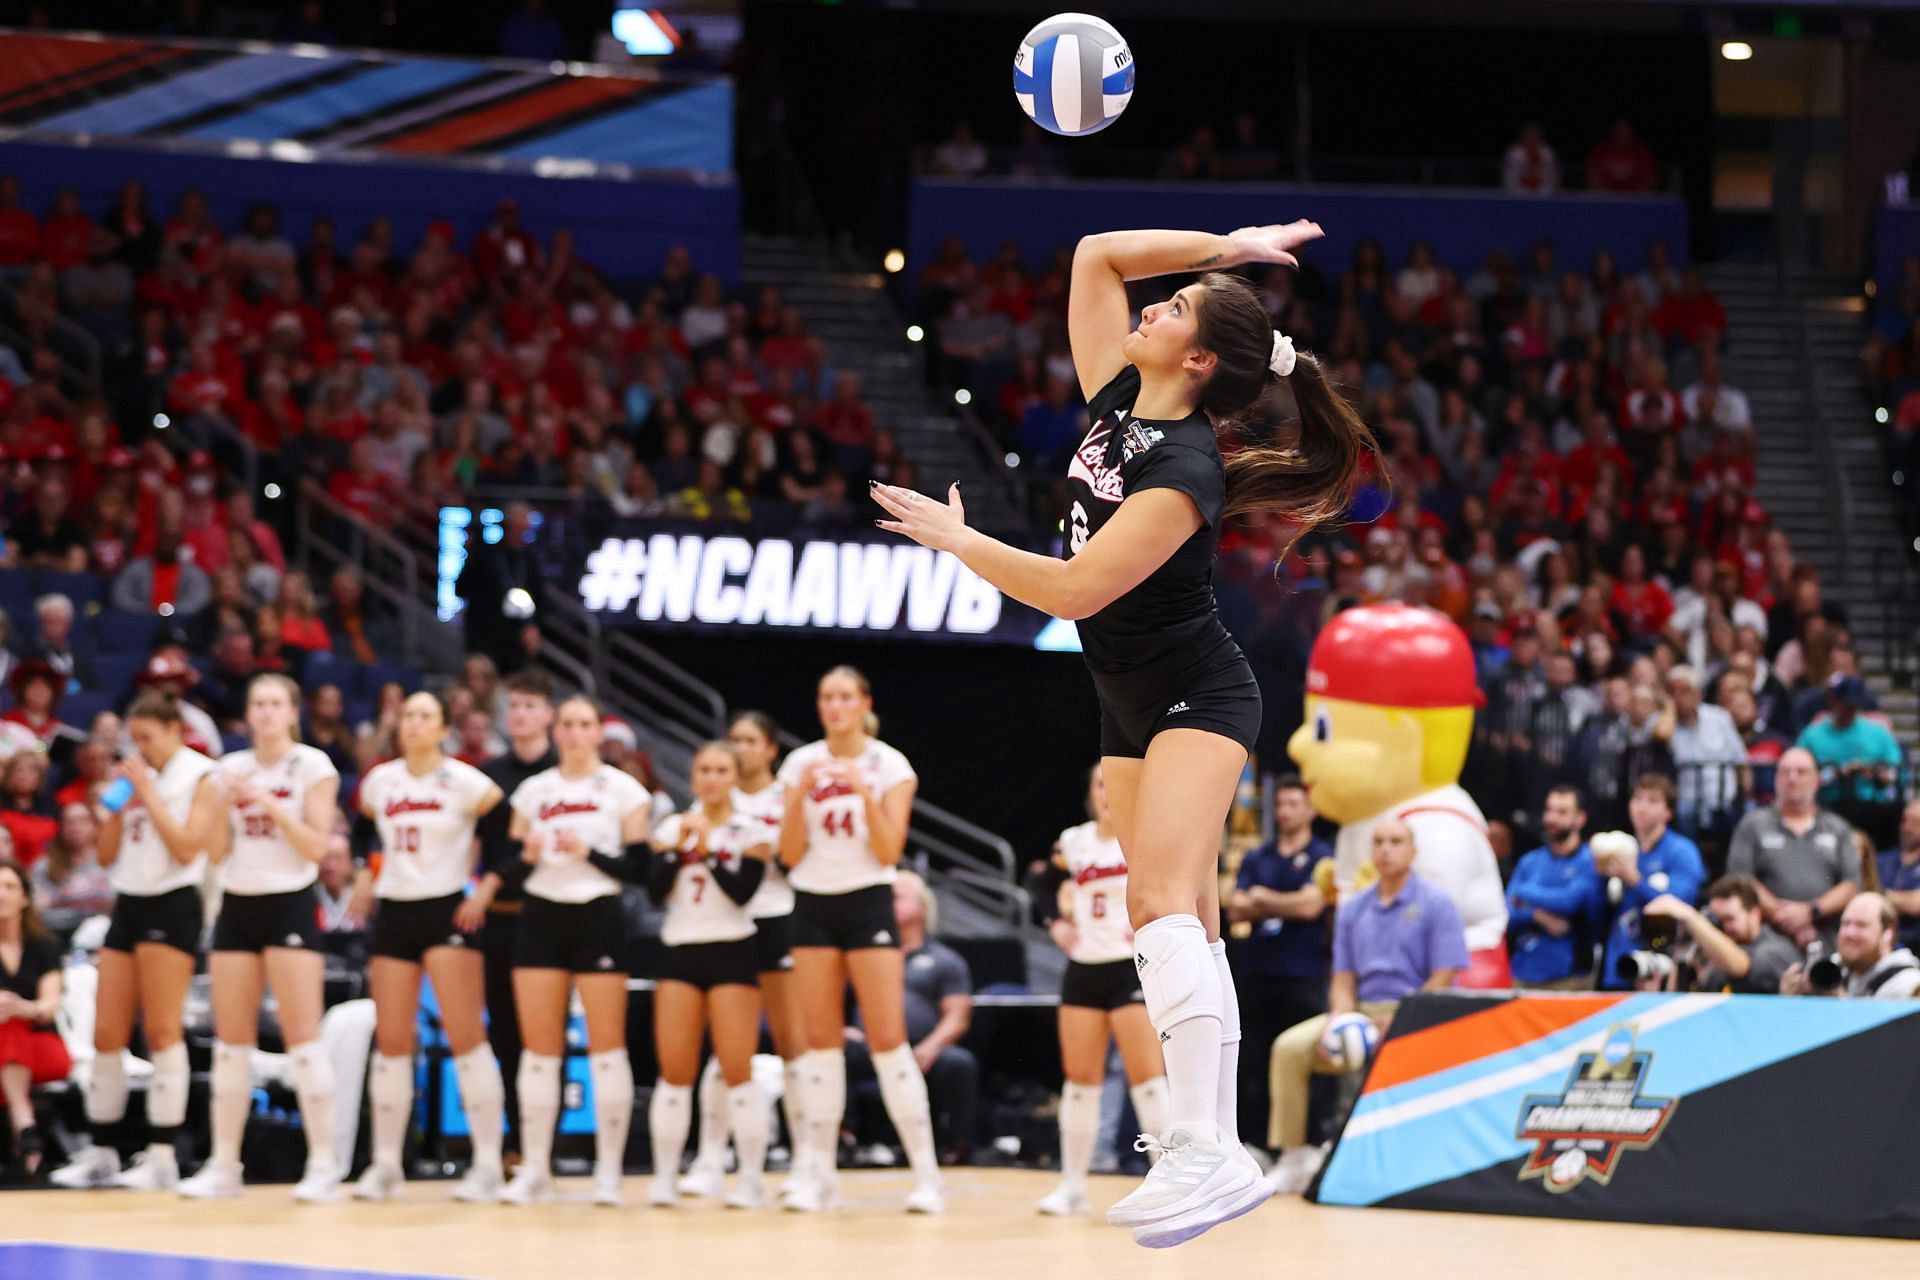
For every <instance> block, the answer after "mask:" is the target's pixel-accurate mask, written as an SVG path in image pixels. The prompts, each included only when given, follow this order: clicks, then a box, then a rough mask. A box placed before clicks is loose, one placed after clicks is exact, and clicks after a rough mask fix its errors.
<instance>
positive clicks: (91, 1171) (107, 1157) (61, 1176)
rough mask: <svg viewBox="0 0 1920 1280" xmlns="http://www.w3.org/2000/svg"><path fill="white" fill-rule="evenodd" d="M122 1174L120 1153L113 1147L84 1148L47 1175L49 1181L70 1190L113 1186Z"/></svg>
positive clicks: (87, 1189)
mask: <svg viewBox="0 0 1920 1280" xmlns="http://www.w3.org/2000/svg"><path fill="white" fill-rule="evenodd" d="M119 1176H120V1153H119V1152H118V1151H115V1150H114V1149H113V1148H112V1147H102V1146H92V1147H85V1148H83V1149H82V1150H81V1151H80V1153H79V1154H78V1155H76V1156H74V1158H73V1159H71V1160H69V1161H68V1162H67V1163H66V1164H63V1165H61V1166H60V1167H59V1168H58V1169H55V1170H54V1171H53V1172H52V1173H50V1174H48V1175H47V1181H48V1182H51V1183H52V1184H53V1185H54V1186H56V1187H65V1188H66V1189H67V1190H68V1191H91V1190H93V1189H95V1188H97V1187H111V1186H113V1185H115V1180H116V1179H117V1178H119Z"/></svg>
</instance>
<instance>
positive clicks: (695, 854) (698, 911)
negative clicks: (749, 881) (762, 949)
mask: <svg viewBox="0 0 1920 1280" xmlns="http://www.w3.org/2000/svg"><path fill="white" fill-rule="evenodd" d="M776 838H777V837H774V836H769V835H768V834H767V824H766V822H765V821H764V820H763V819H760V818H755V817H750V816H749V815H747V814H744V813H739V812H736V813H734V814H733V816H732V817H730V818H728V819H727V820H726V821H725V822H723V823H721V824H720V825H719V826H717V827H715V828H714V829H713V830H711V831H709V832H708V833H707V839H706V847H705V848H704V849H703V848H701V843H700V841H699V839H698V838H697V837H696V836H695V835H694V833H693V832H692V831H691V830H690V829H688V828H687V826H686V816H685V815H684V814H678V813H676V814H674V815H673V816H672V817H670V818H668V819H667V820H666V821H665V822H663V823H661V824H660V828H659V830H657V831H655V832H654V833H653V847H654V848H655V849H658V850H659V851H660V852H661V853H675V854H678V856H679V858H680V875H679V877H678V878H677V879H675V880H674V882H673V892H672V893H670V894H668V895H667V919H666V923H664V924H662V925H661V926H660V941H662V942H664V943H666V944H667V945H668V946H670V947H684V946H687V945H688V944H690V943H700V942H738V941H739V940H740V939H742V938H751V937H752V936H753V934H754V928H753V917H752V916H751V915H749V914H748V912H747V907H746V906H743V905H742V904H740V903H737V902H735V901H734V900H733V899H732V898H729V897H728V896H727V895H726V892H725V891H724V890H722V889H721V888H720V886H719V885H718V884H715V883H714V879H713V873H712V872H710V871H709V870H707V867H706V860H707V857H708V855H709V854H711V855H712V856H713V857H714V858H716V859H717V860H718V861H719V863H720V865H722V866H724V867H725V868H726V869H727V870H729V871H737V870H739V868H740V862H741V855H742V854H744V853H746V852H747V850H749V849H757V848H759V847H761V846H762V845H766V844H770V843H772V841H773V840H774V839H776Z"/></svg>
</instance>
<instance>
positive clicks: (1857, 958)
mask: <svg viewBox="0 0 1920 1280" xmlns="http://www.w3.org/2000/svg"><path fill="white" fill-rule="evenodd" d="M1899 927H1900V913H1899V912H1897V911H1895V910H1894V909H1893V904H1892V903H1891V902H1889V901H1887V900H1886V899H1885V898H1883V897H1881V896H1880V895H1879V894H1877V893H1863V894H1861V895H1860V896H1859V897H1857V898H1855V899H1854V900H1853V901H1852V902H1849V903H1848V904H1847V909H1846V910H1845V911H1842V912H1841V913H1840V934H1839V937H1838V939H1837V941H1836V943H1835V945H1834V949H1833V951H1832V952H1830V953H1821V954H1818V955H1815V956H1812V957H1810V958H1809V959H1808V960H1807V962H1806V963H1805V964H1801V963H1799V962H1795V963H1794V965H1793V966H1792V967H1791V968H1789V969H1788V970H1787V971H1786V973H1785V974H1784V975H1782V976H1781V978H1780V994H1781V995H1783V996H1839V997H1840V998H1841V999H1843V1000H1863V999H1864V1000H1910V999H1912V998H1913V997H1914V996H1915V995H1916V994H1920V957H1916V956H1915V955H1914V954H1913V952H1912V951H1909V950H1908V949H1907V948H1905V947H1902V946H1900V945H1899V937H1898V934H1897V932H1896V931H1897V930H1898V929H1899Z"/></svg>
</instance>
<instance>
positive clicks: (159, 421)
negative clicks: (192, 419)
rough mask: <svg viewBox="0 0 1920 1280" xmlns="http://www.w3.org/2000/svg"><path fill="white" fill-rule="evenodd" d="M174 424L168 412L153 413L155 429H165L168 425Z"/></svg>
mask: <svg viewBox="0 0 1920 1280" xmlns="http://www.w3.org/2000/svg"><path fill="white" fill-rule="evenodd" d="M172 425H173V419H172V418H169V417H168V416H167V415H166V414H164V413H156V414H154V415H153V429H154V430H155V431H165V430H166V429H167V428H168V427H170V426H172Z"/></svg>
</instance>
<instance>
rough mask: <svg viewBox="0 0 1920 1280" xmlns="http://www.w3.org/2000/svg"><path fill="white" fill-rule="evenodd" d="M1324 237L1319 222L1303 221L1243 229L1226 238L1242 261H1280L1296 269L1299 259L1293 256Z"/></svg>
mask: <svg viewBox="0 0 1920 1280" xmlns="http://www.w3.org/2000/svg"><path fill="white" fill-rule="evenodd" d="M1325 234H1326V232H1324V231H1322V230H1321V229H1320V224H1319V223H1317V222H1308V221H1307V220H1306V219H1305V218H1302V219H1300V220H1299V221H1298V222H1284V223H1275V224H1274V225H1273V226H1269V227H1241V228H1240V229H1239V230H1238V231H1235V232H1233V233H1232V234H1231V235H1229V236H1228V237H1227V238H1228V239H1229V240H1232V241H1233V243H1234V245H1235V246H1236V247H1237V248H1238V249H1239V251H1240V253H1239V258H1240V261H1242V262H1277V263H1280V264H1282V265H1284V266H1289V267H1297V266H1299V265H1300V260H1299V259H1298V258H1296V257H1294V256H1293V251H1294V250H1295V249H1298V248H1299V247H1300V246H1301V245H1303V244H1307V243H1309V242H1311V241H1314V240H1318V239H1319V238H1320V237H1321V236H1323V235H1325Z"/></svg>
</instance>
